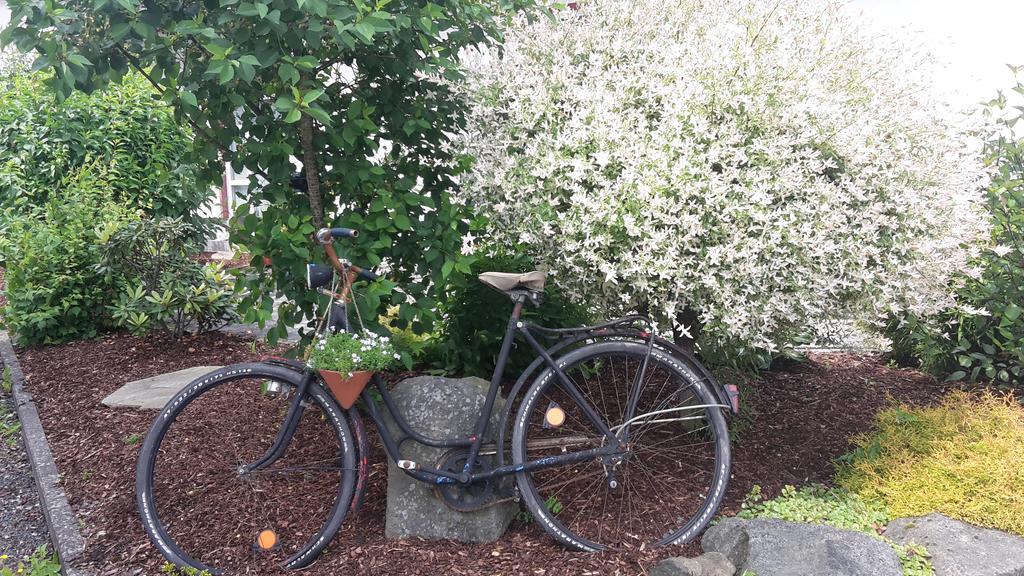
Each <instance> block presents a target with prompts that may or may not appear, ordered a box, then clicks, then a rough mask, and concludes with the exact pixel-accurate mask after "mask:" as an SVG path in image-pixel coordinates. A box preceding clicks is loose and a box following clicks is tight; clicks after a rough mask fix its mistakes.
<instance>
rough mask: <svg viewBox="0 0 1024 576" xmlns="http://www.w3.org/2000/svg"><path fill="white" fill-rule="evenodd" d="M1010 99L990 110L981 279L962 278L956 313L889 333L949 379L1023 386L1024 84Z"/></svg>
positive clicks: (908, 355) (911, 357)
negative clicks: (986, 243)
mask: <svg viewBox="0 0 1024 576" xmlns="http://www.w3.org/2000/svg"><path fill="white" fill-rule="evenodd" d="M1021 70H1024V68H1015V72H1020V71H1021ZM1012 95H1014V96H1016V102H1015V101H1014V99H1013V98H1008V97H1006V96H1005V95H1003V94H1000V96H999V98H997V99H996V100H993V101H992V102H991V103H989V107H988V110H989V113H990V114H991V115H992V116H993V118H994V119H995V128H994V129H993V131H992V132H991V133H990V134H989V136H988V142H987V149H986V150H987V157H988V163H989V165H990V166H991V168H992V169H993V171H994V178H993V181H992V184H991V186H990V187H989V189H988V192H987V196H986V200H987V205H988V212H989V217H990V221H991V224H992V246H993V247H992V248H991V249H990V250H987V251H986V252H985V253H984V254H983V255H982V256H981V257H980V258H978V259H977V260H976V261H975V263H974V264H975V265H976V266H977V268H978V269H979V270H980V271H981V274H980V275H978V276H977V277H968V278H966V279H965V284H964V286H963V287H962V288H961V289H960V290H959V291H958V293H957V303H958V306H957V307H955V308H954V309H951V310H949V311H947V312H946V313H945V314H943V315H941V316H940V317H938V318H935V319H930V321H927V322H922V321H920V320H919V319H918V318H915V317H913V316H904V317H899V318H894V319H892V320H890V322H889V324H888V326H887V330H886V334H887V336H889V338H890V339H891V340H892V341H893V352H894V355H895V356H896V359H897V360H899V361H901V362H904V363H907V362H914V363H920V364H921V365H922V367H924V368H925V369H927V370H929V371H931V372H933V373H936V374H940V375H943V376H947V375H948V379H949V380H961V379H968V380H971V381H975V380H979V379H985V380H990V381H993V382H996V383H998V384H1001V385H1012V386H1024V137H1022V136H1019V134H1020V133H1019V132H1015V131H1014V126H1015V125H1016V124H1018V123H1019V122H1021V121H1022V120H1024V107H1022V106H1015V105H1014V104H1024V98H1022V97H1024V83H1021V82H1020V81H1018V82H1017V85H1016V86H1015V87H1014V88H1013V91H1012Z"/></svg>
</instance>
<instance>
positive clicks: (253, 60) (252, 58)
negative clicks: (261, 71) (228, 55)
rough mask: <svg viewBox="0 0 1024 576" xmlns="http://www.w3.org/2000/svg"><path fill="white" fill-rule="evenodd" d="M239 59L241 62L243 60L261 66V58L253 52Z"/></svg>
mask: <svg viewBox="0 0 1024 576" xmlns="http://www.w3.org/2000/svg"><path fill="white" fill-rule="evenodd" d="M238 61H239V62H243V63H245V64H252V65H253V66H259V65H260V61H259V58H256V57H255V56H253V55H252V54H246V55H245V56H242V57H240V58H239V59H238Z"/></svg>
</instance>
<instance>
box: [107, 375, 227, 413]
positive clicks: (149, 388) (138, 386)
mask: <svg viewBox="0 0 1024 576" xmlns="http://www.w3.org/2000/svg"><path fill="white" fill-rule="evenodd" d="M220 368H223V366H196V367H194V368H186V369H184V370H178V371H177V372H168V373H166V374H160V375H158V376H153V377H150V378H143V379H142V380H136V381H134V382H129V383H127V384H125V385H124V386H122V387H120V388H118V389H117V390H116V391H115V392H114V393H113V394H111V395H110V396H107V397H106V398H104V399H103V405H104V406H110V407H117V408H120V407H129V408H143V409H146V410H160V409H161V408H163V407H164V405H166V404H167V401H168V400H170V399H171V398H174V395H175V394H177V393H178V392H179V391H180V390H181V389H182V388H184V387H185V386H187V385H188V384H189V383H190V382H192V381H193V380H195V379H196V378H199V377H200V376H203V375H205V374H207V373H209V372H213V371H214V370H218V369H220Z"/></svg>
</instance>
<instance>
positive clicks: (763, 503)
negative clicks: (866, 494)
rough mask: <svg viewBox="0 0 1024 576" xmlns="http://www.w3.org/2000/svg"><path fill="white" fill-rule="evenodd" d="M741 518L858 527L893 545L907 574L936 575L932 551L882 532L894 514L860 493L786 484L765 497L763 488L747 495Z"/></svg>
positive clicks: (904, 573)
mask: <svg viewBox="0 0 1024 576" xmlns="http://www.w3.org/2000/svg"><path fill="white" fill-rule="evenodd" d="M737 516H738V517H740V518H778V519H780V520H787V521H789V522H804V523H807V524H825V525H828V526H835V527H836V528H841V529H843V530H854V531H857V532H863V533H865V534H870V535H871V536H874V537H875V538H880V539H881V540H883V541H885V543H886V544H888V545H889V546H891V547H892V549H893V550H894V551H895V552H896V555H897V556H898V557H899V559H900V565H901V566H902V567H903V575H904V576H932V575H933V574H934V571H933V570H932V566H931V563H929V562H928V552H927V551H926V550H925V549H924V548H922V547H921V546H914V545H910V546H902V545H900V544H896V543H895V542H893V541H891V540H889V539H887V538H883V537H882V536H880V534H881V532H882V530H883V529H884V528H885V525H886V524H887V523H888V522H889V520H890V518H891V516H890V514H889V511H888V510H887V509H886V507H885V506H884V505H883V504H880V503H877V502H875V501H870V500H865V499H863V498H861V497H860V496H858V495H857V494H851V493H849V492H846V491H844V490H838V489H833V488H827V487H825V486H805V487H803V488H800V489H799V490H798V489H796V488H794V487H793V486H786V487H784V488H783V489H782V494H780V495H779V497H778V498H774V499H772V500H763V499H762V497H761V488H760V487H759V486H754V489H753V490H752V491H751V492H750V494H749V495H747V498H746V500H744V502H743V506H742V509H741V510H740V512H739V514H737Z"/></svg>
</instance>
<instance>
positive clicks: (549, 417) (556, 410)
mask: <svg viewBox="0 0 1024 576" xmlns="http://www.w3.org/2000/svg"><path fill="white" fill-rule="evenodd" d="M544 421H545V422H547V424H548V426H551V427H553V428H558V427H559V426H561V425H562V424H565V410H562V408H561V406H550V407H549V408H548V411H547V412H545V413H544Z"/></svg>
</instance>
